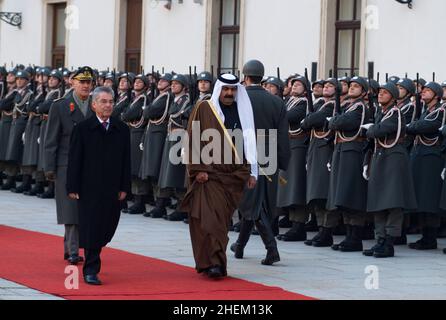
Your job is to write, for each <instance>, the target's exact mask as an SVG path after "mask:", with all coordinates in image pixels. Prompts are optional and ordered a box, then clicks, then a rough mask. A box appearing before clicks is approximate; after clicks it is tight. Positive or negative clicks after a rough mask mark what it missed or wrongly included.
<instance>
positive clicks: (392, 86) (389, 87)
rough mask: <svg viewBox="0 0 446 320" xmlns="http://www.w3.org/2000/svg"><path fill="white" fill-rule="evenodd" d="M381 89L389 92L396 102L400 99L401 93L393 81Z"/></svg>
mask: <svg viewBox="0 0 446 320" xmlns="http://www.w3.org/2000/svg"><path fill="white" fill-rule="evenodd" d="M379 88H380V89H384V90H387V91H388V92H389V93H390V94H391V95H392V97H393V99H395V100H396V99H398V98H399V97H400V91H399V90H398V87H397V86H396V85H395V84H394V83H393V82H392V81H389V82H387V83H386V84H383V85H382V86H379Z"/></svg>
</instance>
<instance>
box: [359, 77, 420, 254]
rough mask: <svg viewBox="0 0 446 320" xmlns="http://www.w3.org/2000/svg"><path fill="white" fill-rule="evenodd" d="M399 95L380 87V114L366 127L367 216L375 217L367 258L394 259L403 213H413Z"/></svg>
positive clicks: (393, 88) (390, 85)
mask: <svg viewBox="0 0 446 320" xmlns="http://www.w3.org/2000/svg"><path fill="white" fill-rule="evenodd" d="M399 97H400V91H399V89H398V87H397V86H396V85H395V84H394V83H393V82H390V81H389V82H388V83H387V84H385V85H383V86H381V87H380V90H379V96H378V100H379V103H380V106H381V110H380V111H379V112H378V114H377V118H376V119H375V124H374V125H373V124H366V125H364V126H363V127H364V128H365V129H366V130H367V137H368V138H369V139H374V141H375V148H374V150H373V151H369V153H368V154H367V155H366V158H365V163H366V166H368V168H370V170H366V171H365V172H364V174H365V176H364V178H366V179H367V180H368V192H367V194H368V198H367V212H369V214H373V215H374V220H375V234H376V239H377V244H376V245H375V246H373V247H372V248H371V249H369V250H365V251H364V252H363V254H364V255H366V256H374V257H376V258H388V257H393V256H394V247H393V246H394V242H395V240H396V239H397V238H399V237H401V235H402V227H403V219H404V210H415V209H416V207H417V204H416V200H415V189H414V185H413V179H412V175H411V173H410V166H409V154H408V152H407V149H406V147H405V145H404V141H405V139H404V135H405V131H406V122H405V117H404V115H403V111H402V110H401V109H400V108H398V107H397V106H396V101H397V99H399Z"/></svg>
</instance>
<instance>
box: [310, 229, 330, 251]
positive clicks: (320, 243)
mask: <svg viewBox="0 0 446 320" xmlns="http://www.w3.org/2000/svg"><path fill="white" fill-rule="evenodd" d="M312 245H313V247H317V248H325V247H331V246H332V245H333V234H332V229H331V228H325V227H322V230H321V234H320V237H319V239H317V240H316V241H313V243H312Z"/></svg>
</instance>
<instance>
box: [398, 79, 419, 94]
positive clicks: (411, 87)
mask: <svg viewBox="0 0 446 320" xmlns="http://www.w3.org/2000/svg"><path fill="white" fill-rule="evenodd" d="M397 85H399V86H400V87H403V88H404V89H406V90H407V92H409V94H411V95H414V94H415V92H416V90H417V88H416V87H415V83H414V82H413V81H412V80H411V79H409V78H403V79H400V81H398V82H397Z"/></svg>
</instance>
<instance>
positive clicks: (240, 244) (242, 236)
mask: <svg viewBox="0 0 446 320" xmlns="http://www.w3.org/2000/svg"><path fill="white" fill-rule="evenodd" d="M253 227H254V221H250V220H244V219H243V220H241V221H240V233H239V236H238V239H237V241H236V242H234V243H233V244H232V245H231V251H232V252H234V253H235V254H234V256H235V258H236V259H243V251H244V249H245V246H246V244H247V243H248V240H249V237H250V236H251V231H252V228H253Z"/></svg>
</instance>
